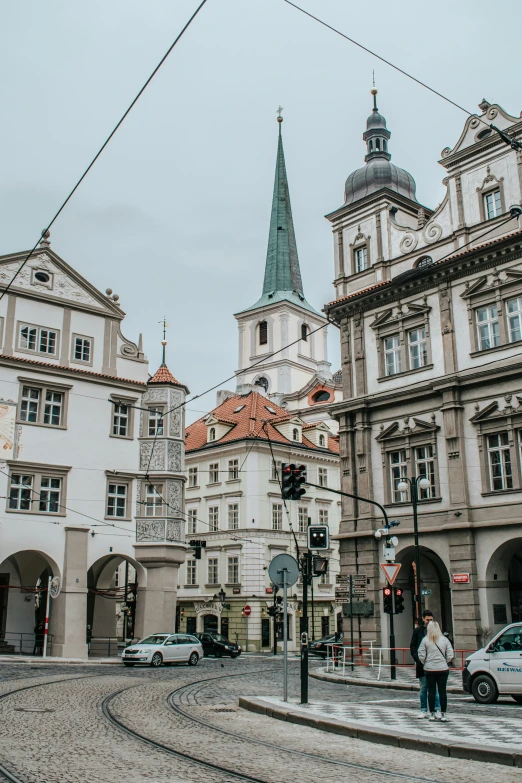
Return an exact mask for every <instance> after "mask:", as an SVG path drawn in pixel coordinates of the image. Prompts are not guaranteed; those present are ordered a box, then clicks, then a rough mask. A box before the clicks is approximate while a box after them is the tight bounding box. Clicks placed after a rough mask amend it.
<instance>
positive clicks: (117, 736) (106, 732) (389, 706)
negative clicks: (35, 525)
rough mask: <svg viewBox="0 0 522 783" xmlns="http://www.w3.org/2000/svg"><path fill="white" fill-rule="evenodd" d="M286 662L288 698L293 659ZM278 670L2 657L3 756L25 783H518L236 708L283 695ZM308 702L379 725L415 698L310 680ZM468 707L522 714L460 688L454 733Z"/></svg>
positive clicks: (511, 775) (510, 776) (409, 707)
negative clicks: (360, 713) (245, 700)
mask: <svg viewBox="0 0 522 783" xmlns="http://www.w3.org/2000/svg"><path fill="white" fill-rule="evenodd" d="M313 665H316V664H313ZM289 668H290V688H289V691H290V693H289V695H290V699H292V700H293V701H294V702H295V701H296V700H297V699H298V694H299V664H298V662H297V661H295V660H293V661H291V662H290V667H289ZM281 669H282V661H281V658H280V657H278V659H276V660H274V659H267V658H262V657H257V656H252V657H249V658H246V659H245V658H241V659H238V660H235V661H231V660H229V659H223V660H222V661H219V660H213V659H205V660H204V661H203V662H202V663H201V664H200V665H199V666H198V667H197V668H194V669H192V668H188V667H185V666H179V667H171V668H169V669H166V668H162V669H155V670H152V669H149V668H136V669H133V670H127V669H123V667H122V668H120V667H119V666H97V665H88V666H87V665H85V666H83V665H71V666H67V665H55V664H48V665H42V664H35V665H26V664H22V663H13V664H3V665H1V666H0V710H1V715H2V721H1V728H0V746H1V748H2V750H1V752H0V763H1V764H2V765H3V766H4V767H5V769H6V770H8V771H9V772H10V773H12V774H13V775H14V776H15V777H14V778H11V779H12V780H19V781H22V783H87V781H89V782H90V781H93V782H94V783H124V782H125V783H138V781H139V782H140V783H141V782H142V781H147V782H148V783H185V781H186V782H187V783H188V781H195V782H200V781H209V782H210V783H227V782H228V781H230V783H232V782H234V783H235V781H238V780H245V779H247V780H251V781H262V782H263V783H282V781H285V782H286V783H288V781H292V782H293V783H294V782H295V783H312V781H314V782H315V781H318V780H321V781H326V783H337V782H340V781H344V780H346V779H347V778H348V777H349V779H350V780H351V781H354V782H355V783H370V781H371V782H372V783H373V781H375V780H381V779H382V780H383V781H384V780H389V781H390V783H398V781H399V780H406V781H407V780H410V781H430V782H431V783H482V781H484V782H485V781H487V782H488V783H491V781H497V780H501V779H502V781H505V783H511V781H513V783H515V781H516V782H517V783H522V769H516V768H509V767H506V766H499V765H494V764H488V763H480V762H474V761H466V760H460V759H449V758H444V757H441V756H436V755H433V754H427V753H422V752H418V751H413V750H403V749H399V748H394V747H389V746H384V745H379V744H376V743H372V742H364V741H362V740H358V739H351V738H347V737H342V736H337V735H335V734H331V733H326V732H323V731H319V730H317V729H313V728H308V727H305V726H298V725H295V724H291V723H285V722H281V721H275V720H273V719H271V718H268V717H266V716H263V715H257V714H254V713H251V712H246V711H244V710H242V709H239V707H238V699H239V697H240V696H243V697H264V698H272V699H281V697H282V671H281ZM234 675H235V676H234ZM310 701H311V702H312V703H313V702H315V703H317V704H319V703H321V704H323V705H324V704H331V705H345V707H346V708H348V707H349V705H350V704H353V703H358V704H359V705H360V707H361V708H362V707H363V705H371V713H372V715H373V717H374V720H375V723H376V725H378V724H379V723H380V721H382V720H383V718H382V716H381V714H380V712H379V705H382V708H383V712H382V715H383V716H384V720H385V721H387V722H388V723H393V722H394V720H395V718H394V709H396V710H397V712H396V715H397V720H399V719H401V720H404V715H405V714H408V713H409V712H411V715H412V717H413V715H414V713H415V712H416V711H417V708H418V704H417V699H416V694H414V693H411V694H410V693H407V694H405V693H404V692H400V691H395V692H393V691H387V692H385V693H382V692H381V691H378V690H376V689H375V688H371V687H364V686H351V685H350V686H346V685H339V684H336V683H335V684H334V683H326V682H322V681H318V680H314V679H311V680H310ZM470 712H473V714H474V716H475V722H476V723H478V724H479V723H480V722H481V721H480V719H481V718H482V719H483V723H484V730H485V731H487V727H488V726H493V725H494V719H495V717H497V716H498V717H503V718H505V717H506V716H509V720H510V721H511V720H522V710H521V709H520V707H519V706H518V705H517V704H515V703H514V702H512V703H511V702H510V701H509V700H507V699H506V700H502V701H501V702H499V704H498V705H495V706H493V707H480V706H479V705H475V704H474V703H471V702H470V700H469V699H467V698H466V697H465V694H462V696H460V695H458V696H457V695H452V696H451V697H450V713H451V717H452V719H453V721H454V725H455V726H459V729H460V731H465V721H464V720H462V724H461V723H459V715H462V716H464V715H467V714H469V713H470ZM521 726H522V723H521ZM450 730H451V729H450ZM132 732H134V733H132ZM136 735H139V737H138V736H136ZM518 736H520V734H519V735H518ZM140 737H141V739H140ZM143 738H146V739H147V740H149V742H146V741H144V739H143ZM151 742H154V743H158V744H160V745H162V746H164V747H163V748H160V747H158V746H157V745H156V746H155V745H153V744H151ZM0 779H2V778H1V776H0ZM8 779H9V778H8Z"/></svg>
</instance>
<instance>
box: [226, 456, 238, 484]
mask: <svg viewBox="0 0 522 783" xmlns="http://www.w3.org/2000/svg"><path fill="white" fill-rule="evenodd" d="M238 478H239V460H238V459H229V460H228V480H229V481H234V480H235V479H238Z"/></svg>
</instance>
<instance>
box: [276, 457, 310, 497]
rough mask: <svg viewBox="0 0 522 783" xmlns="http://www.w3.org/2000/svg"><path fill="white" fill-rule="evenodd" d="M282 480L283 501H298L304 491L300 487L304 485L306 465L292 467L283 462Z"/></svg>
mask: <svg viewBox="0 0 522 783" xmlns="http://www.w3.org/2000/svg"><path fill="white" fill-rule="evenodd" d="M281 472H282V474H283V478H282V481H281V495H282V497H283V499H284V500H300V499H301V497H302V495H304V494H305V492H306V489H305V488H304V487H303V486H301V485H302V484H305V483H306V465H297V466H296V465H294V464H293V463H291V464H289V463H288V462H283V464H282V466H281Z"/></svg>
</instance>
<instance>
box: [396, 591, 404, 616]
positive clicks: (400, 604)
mask: <svg viewBox="0 0 522 783" xmlns="http://www.w3.org/2000/svg"><path fill="white" fill-rule="evenodd" d="M394 589H395V614H401V613H402V612H404V590H403V589H402V587H395V588H394Z"/></svg>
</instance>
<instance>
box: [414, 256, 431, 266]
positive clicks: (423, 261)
mask: <svg viewBox="0 0 522 783" xmlns="http://www.w3.org/2000/svg"><path fill="white" fill-rule="evenodd" d="M431 264H433V258H432V257H431V256H422V257H421V258H419V260H418V261H417V263H416V264H415V266H416V267H417V269H420V267H422V266H431Z"/></svg>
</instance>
